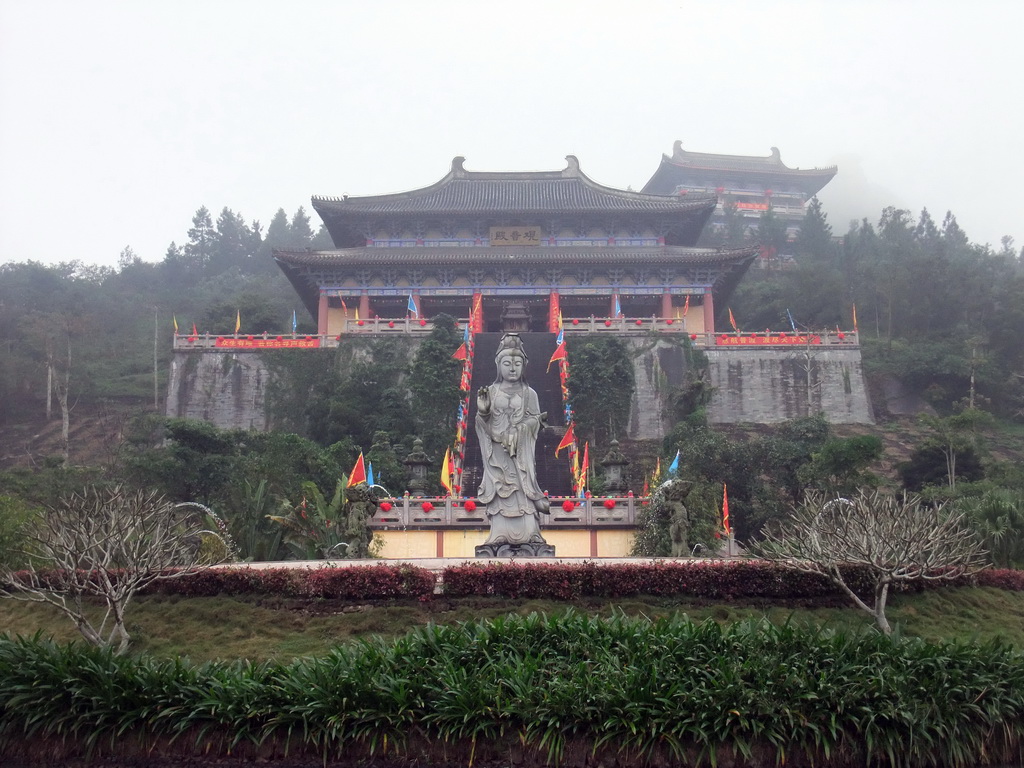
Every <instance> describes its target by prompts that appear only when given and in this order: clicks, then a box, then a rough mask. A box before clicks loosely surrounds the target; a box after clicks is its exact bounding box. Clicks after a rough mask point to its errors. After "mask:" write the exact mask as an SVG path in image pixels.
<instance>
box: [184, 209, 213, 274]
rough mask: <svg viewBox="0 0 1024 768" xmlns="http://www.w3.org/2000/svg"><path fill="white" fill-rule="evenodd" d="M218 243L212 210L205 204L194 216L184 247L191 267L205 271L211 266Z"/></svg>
mask: <svg viewBox="0 0 1024 768" xmlns="http://www.w3.org/2000/svg"><path fill="white" fill-rule="evenodd" d="M216 245H217V233H216V231H215V230H214V228H213V219H212V218H211V217H210V210H209V209H208V208H207V207H206V206H205V205H204V206H201V207H200V208H199V210H197V211H196V213H195V215H194V216H193V217H192V226H191V228H190V229H189V230H188V242H187V243H186V244H185V247H184V256H185V262H186V264H187V266H188V267H189V269H194V270H196V271H198V272H203V271H205V270H206V268H207V267H208V266H209V264H210V261H211V260H212V259H213V256H214V249H215V248H216Z"/></svg>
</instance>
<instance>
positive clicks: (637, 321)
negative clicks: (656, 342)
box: [636, 317, 644, 325]
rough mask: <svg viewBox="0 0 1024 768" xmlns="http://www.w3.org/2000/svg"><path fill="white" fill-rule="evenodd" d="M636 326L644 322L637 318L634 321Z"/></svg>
mask: <svg viewBox="0 0 1024 768" xmlns="http://www.w3.org/2000/svg"><path fill="white" fill-rule="evenodd" d="M636 324H637V325H643V324H644V321H643V320H641V319H640V318H639V317H638V318H637V319H636Z"/></svg>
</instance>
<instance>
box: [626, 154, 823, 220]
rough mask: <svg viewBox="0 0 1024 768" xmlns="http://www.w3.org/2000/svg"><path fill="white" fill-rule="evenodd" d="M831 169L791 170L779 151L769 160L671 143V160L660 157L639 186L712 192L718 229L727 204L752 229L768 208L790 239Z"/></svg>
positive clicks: (682, 193) (684, 194) (683, 194)
mask: <svg viewBox="0 0 1024 768" xmlns="http://www.w3.org/2000/svg"><path fill="white" fill-rule="evenodd" d="M836 171H837V169H836V166H834V165H833V166H829V167H826V168H790V167H789V166H787V165H786V164H784V163H783V162H782V157H781V155H780V153H779V150H778V148H776V147H772V151H771V154H770V155H768V157H749V156H745V155H716V154H709V153H704V152H687V151H686V150H684V149H683V143H682V142H681V141H676V142H675V144H674V145H673V147H672V156H671V157H669V156H668V155H662V157H661V165H659V166H658V169H657V170H656V171H655V172H654V175H653V176H651V179H650V181H648V182H647V184H646V185H645V186H644V188H643V191H644V192H645V193H649V194H653V195H677V196H681V197H684V198H689V197H690V196H692V195H698V196H701V197H703V196H704V195H706V194H712V195H715V196H716V197H717V200H718V205H717V208H716V210H715V214H714V216H713V218H712V221H711V226H712V227H720V226H723V218H724V209H725V205H726V203H732V204H734V205H735V206H736V213H737V214H739V215H740V216H741V217H742V218H743V219H749V220H750V225H751V226H756V225H757V223H758V219H759V218H760V216H761V214H763V213H764V212H765V211H767V210H768V209H769V207H770V208H771V209H772V211H773V212H774V213H775V215H776V216H778V217H779V218H780V219H781V220H782V221H784V222H785V223H786V229H787V233H788V235H789V237H790V239H792V238H793V237H794V236H795V235H796V233H797V232H798V231H799V230H800V224H801V222H802V221H803V218H804V212H805V206H806V204H807V201H808V200H810V199H811V198H812V197H814V196H815V195H816V194H817V193H818V192H819V191H821V189H822V188H823V187H824V186H825V185H826V184H828V183H829V182H830V181H831V180H832V178H833V177H834V176H835V175H836Z"/></svg>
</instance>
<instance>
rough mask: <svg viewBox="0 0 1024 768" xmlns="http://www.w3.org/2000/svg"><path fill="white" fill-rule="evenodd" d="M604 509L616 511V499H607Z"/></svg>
mask: <svg viewBox="0 0 1024 768" xmlns="http://www.w3.org/2000/svg"><path fill="white" fill-rule="evenodd" d="M604 508H605V509H615V499H605V500H604Z"/></svg>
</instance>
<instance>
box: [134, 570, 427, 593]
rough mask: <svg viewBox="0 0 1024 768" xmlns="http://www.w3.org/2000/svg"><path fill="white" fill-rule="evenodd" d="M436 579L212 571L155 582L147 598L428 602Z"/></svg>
mask: <svg viewBox="0 0 1024 768" xmlns="http://www.w3.org/2000/svg"><path fill="white" fill-rule="evenodd" d="M435 581H436V580H435V577H434V574H433V573H432V572H431V571H428V570H427V569H425V568H417V567H416V566H412V565H383V564H382V565H371V566H358V567H354V568H331V567H324V568H210V569H208V570H205V571H200V572H199V573H193V574H190V575H188V576H183V577H181V578H176V579H164V580H160V581H156V582H154V583H153V584H152V585H150V586H149V588H148V589H147V590H146V593H147V594H163V595H184V596H187V597H209V596H212V595H247V594H273V595H282V596H285V597H316V598H334V599H343V600H390V599H394V598H416V599H420V600H425V599H429V598H430V597H431V596H432V595H433V594H434V585H435Z"/></svg>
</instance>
